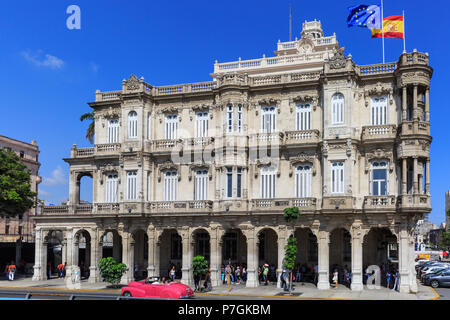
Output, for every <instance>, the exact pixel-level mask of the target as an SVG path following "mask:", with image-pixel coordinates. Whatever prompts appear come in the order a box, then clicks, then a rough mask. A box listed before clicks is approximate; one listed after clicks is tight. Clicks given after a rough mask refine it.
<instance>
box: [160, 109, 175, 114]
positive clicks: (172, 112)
mask: <svg viewBox="0 0 450 320" xmlns="http://www.w3.org/2000/svg"><path fill="white" fill-rule="evenodd" d="M161 113H163V114H174V113H178V108H176V107H166V108H163V109H162V110H161Z"/></svg>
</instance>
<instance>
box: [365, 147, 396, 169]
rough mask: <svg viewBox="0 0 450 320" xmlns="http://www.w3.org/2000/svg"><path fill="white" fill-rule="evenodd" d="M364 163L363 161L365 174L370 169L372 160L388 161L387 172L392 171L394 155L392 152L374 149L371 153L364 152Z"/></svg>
mask: <svg viewBox="0 0 450 320" xmlns="http://www.w3.org/2000/svg"><path fill="white" fill-rule="evenodd" d="M365 158H366V161H365V168H364V169H365V171H366V173H367V172H369V169H370V162H372V161H374V160H387V161H389V171H390V172H393V171H394V154H393V152H392V151H385V150H383V149H376V150H374V151H371V152H366V155H365Z"/></svg>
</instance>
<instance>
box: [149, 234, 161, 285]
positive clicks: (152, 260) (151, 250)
mask: <svg viewBox="0 0 450 320" xmlns="http://www.w3.org/2000/svg"><path fill="white" fill-rule="evenodd" d="M147 237H148V266H147V275H148V277H156V275H155V269H156V267H155V251H156V250H155V246H156V239H155V229H153V228H148V229H147ZM158 269H159V268H158Z"/></svg>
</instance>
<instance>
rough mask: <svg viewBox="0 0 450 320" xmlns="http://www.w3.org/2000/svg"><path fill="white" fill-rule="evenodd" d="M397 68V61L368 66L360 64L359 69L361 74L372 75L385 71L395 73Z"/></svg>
mask: <svg viewBox="0 0 450 320" xmlns="http://www.w3.org/2000/svg"><path fill="white" fill-rule="evenodd" d="M395 69H397V63H395V62H393V63H385V64H372V65H367V66H358V67H357V71H358V74H359V75H360V76H372V75H377V74H384V73H393V72H394V71H395Z"/></svg>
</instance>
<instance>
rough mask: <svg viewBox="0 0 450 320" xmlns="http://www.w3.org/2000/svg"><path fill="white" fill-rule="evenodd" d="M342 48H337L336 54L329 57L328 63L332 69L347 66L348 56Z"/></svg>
mask: <svg viewBox="0 0 450 320" xmlns="http://www.w3.org/2000/svg"><path fill="white" fill-rule="evenodd" d="M342 49H343V48H342ZM342 49H341V50H336V49H335V50H334V55H333V56H332V57H331V58H329V59H328V61H327V63H328V64H329V66H330V69H343V68H345V67H346V66H347V58H346V57H345V55H344V52H343V50H342Z"/></svg>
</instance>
